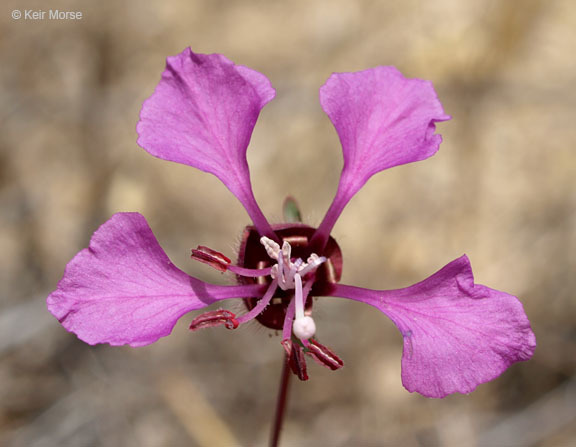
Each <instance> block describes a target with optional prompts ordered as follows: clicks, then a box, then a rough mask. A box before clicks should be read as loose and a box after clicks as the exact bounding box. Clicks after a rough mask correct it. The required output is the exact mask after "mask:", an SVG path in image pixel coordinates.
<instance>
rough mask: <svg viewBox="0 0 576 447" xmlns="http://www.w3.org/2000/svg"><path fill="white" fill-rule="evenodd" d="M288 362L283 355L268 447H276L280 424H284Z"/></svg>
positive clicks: (288, 374)
mask: <svg viewBox="0 0 576 447" xmlns="http://www.w3.org/2000/svg"><path fill="white" fill-rule="evenodd" d="M288 360H289V359H288V356H287V355H284V362H283V366H282V377H281V379H280V387H279V388H278V396H277V398H276V415H275V416H274V425H273V426H272V433H271V436H270V447H278V442H279V441H280V432H281V431H282V423H283V422H284V413H285V410H286V404H287V402H288V385H289V384H290V366H289V365H288Z"/></svg>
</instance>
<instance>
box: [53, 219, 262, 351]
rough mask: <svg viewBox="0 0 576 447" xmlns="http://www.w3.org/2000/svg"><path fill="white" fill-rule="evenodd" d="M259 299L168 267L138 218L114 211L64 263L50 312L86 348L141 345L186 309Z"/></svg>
mask: <svg viewBox="0 0 576 447" xmlns="http://www.w3.org/2000/svg"><path fill="white" fill-rule="evenodd" d="M242 294H245V295H242ZM258 294H259V292H258V289H257V288H254V287H252V286H216V285H213V284H206V283H204V282H202V281H200V280H198V279H195V278H192V277H190V276H188V275H187V274H186V273H184V272H183V271H181V270H179V269H178V268H177V267H175V266H174V265H173V264H172V263H171V262H170V259H168V256H166V253H164V251H163V250H162V248H161V247H160V245H159V244H158V241H157V240H156V238H155V237H154V234H153V233H152V230H151V229H150V227H149V226H148V223H147V222H146V219H144V217H143V216H141V215H140V214H138V213H119V214H115V215H114V216H113V217H112V218H111V219H110V220H109V221H108V222H106V223H105V224H104V225H102V226H101V227H100V228H99V229H98V230H97V231H96V232H95V233H94V235H93V236H92V239H91V241H90V247H89V248H87V249H84V250H82V251H81V252H80V253H78V254H77V255H76V257H74V259H72V261H70V262H69V263H68V266H67V267H66V271H65V273H64V277H63V278H62V280H61V281H60V282H59V283H58V288H57V289H56V290H55V291H54V292H52V293H51V294H50V296H49V297H48V310H49V311H50V312H51V313H52V314H53V315H54V316H55V317H56V318H58V320H60V322H61V323H62V325H63V326H64V327H65V328H66V329H67V330H69V331H71V332H74V333H75V334H76V335H77V336H78V337H79V338H80V339H81V340H83V341H85V342H86V343H89V344H96V343H109V344H111V345H124V344H129V345H131V346H143V345H147V344H150V343H153V342H155V341H156V340H158V339H159V338H160V337H164V336H166V335H168V334H170V332H171V331H172V328H173V327H174V325H175V324H176V322H177V320H178V319H179V318H180V317H181V316H182V315H184V314H185V313H187V312H189V311H191V310H195V309H201V308H203V307H206V306H208V305H209V304H211V303H213V302H215V301H217V300H221V299H226V298H232V297H238V296H257V295H258Z"/></svg>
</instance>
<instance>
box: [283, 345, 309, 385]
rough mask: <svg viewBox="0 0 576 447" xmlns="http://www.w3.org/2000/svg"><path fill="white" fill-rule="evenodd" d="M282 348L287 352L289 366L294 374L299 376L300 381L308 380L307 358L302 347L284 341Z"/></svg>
mask: <svg viewBox="0 0 576 447" xmlns="http://www.w3.org/2000/svg"><path fill="white" fill-rule="evenodd" d="M282 346H283V347H284V350H285V351H286V355H288V364H289V365H290V369H291V370H292V372H293V373H294V374H295V375H297V376H298V378H299V379H300V380H302V381H304V380H308V372H307V371H306V358H305V357H304V350H303V349H302V346H300V345H299V344H297V343H296V344H294V343H292V340H282Z"/></svg>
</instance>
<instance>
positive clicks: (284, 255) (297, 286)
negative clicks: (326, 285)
mask: <svg viewBox="0 0 576 447" xmlns="http://www.w3.org/2000/svg"><path fill="white" fill-rule="evenodd" d="M260 243H261V244H262V245H263V246H264V248H265V249H266V253H268V256H270V258H272V259H274V260H276V261H278V263H277V264H275V265H274V266H272V271H271V272H270V276H272V278H274V279H276V280H277V281H278V286H279V287H280V288H281V289H282V290H289V289H294V305H295V318H294V323H293V326H292V329H293V331H294V335H296V337H298V338H299V339H300V340H308V339H309V338H310V337H312V336H314V334H315V332H316V324H315V323H314V320H313V319H312V317H310V316H307V315H304V304H305V300H306V298H307V297H306V296H304V295H303V290H302V277H303V276H306V275H307V274H309V273H312V272H314V271H315V270H316V269H317V268H318V267H319V266H320V265H321V264H322V263H324V262H326V258H325V257H324V256H318V255H317V254H315V253H312V254H311V255H310V256H309V257H308V259H307V262H304V261H303V260H302V259H301V258H297V259H295V260H294V261H292V259H291V254H292V247H291V246H290V244H289V243H288V242H286V241H284V243H283V244H282V249H280V245H278V244H277V243H276V242H274V241H273V240H272V239H269V238H267V237H266V236H262V237H261V238H260Z"/></svg>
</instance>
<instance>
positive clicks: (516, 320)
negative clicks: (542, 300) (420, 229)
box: [330, 256, 536, 397]
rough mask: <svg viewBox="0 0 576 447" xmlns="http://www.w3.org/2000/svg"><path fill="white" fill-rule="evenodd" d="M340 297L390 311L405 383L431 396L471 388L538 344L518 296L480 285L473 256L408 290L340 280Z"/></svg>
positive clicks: (335, 290) (337, 288)
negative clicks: (363, 286) (364, 286)
mask: <svg viewBox="0 0 576 447" xmlns="http://www.w3.org/2000/svg"><path fill="white" fill-rule="evenodd" d="M330 295H332V296H340V297H346V298H350V299H353V300H356V301H362V302H364V303H366V304H370V305H371V306H374V307H376V308H377V309H379V310H380V311H382V312H383V313H385V314H386V315H387V316H388V317H390V319H391V320H392V321H393V322H394V324H396V326H397V327H398V329H400V332H401V333H402V336H403V337H404V352H403V355H402V383H403V384H404V386H405V387H406V389H407V390H408V391H410V392H414V391H416V392H418V393H420V394H423V395H424V396H427V397H445V396H447V395H448V394H452V393H456V392H459V393H470V392H471V391H473V390H474V389H475V388H476V387H477V386H478V385H479V384H481V383H484V382H488V381H490V380H492V379H495V378H496V377H498V376H499V375H500V374H502V373H503V372H504V371H505V370H506V369H507V368H508V367H509V366H510V365H511V364H513V363H515V362H519V361H524V360H528V359H529V358H530V357H532V354H533V353H534V349H535V347H536V339H535V337H534V333H533V332H532V329H531V328H530V322H529V321H528V318H527V317H526V314H525V313H524V310H523V308H522V304H521V303H520V301H518V299H517V298H516V297H514V296H512V295H508V294H507V293H505V292H500V291H498V290H494V289H491V288H489V287H486V286H482V285H479V284H474V278H473V276H472V270H471V267H470V263H469V261H468V258H467V257H466V256H462V257H461V258H458V259H456V260H455V261H452V262H451V263H450V264H448V265H447V266H445V267H444V268H443V269H441V270H440V271H438V272H436V273H435V274H434V275H432V276H430V277H429V278H427V279H425V280H424V281H422V282H420V283H418V284H415V285H413V286H411V287H407V288H405V289H399V290H392V291H378V290H368V289H361V288H358V287H351V286H344V285H335V286H334V288H333V290H332V292H331V293H330Z"/></svg>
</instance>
